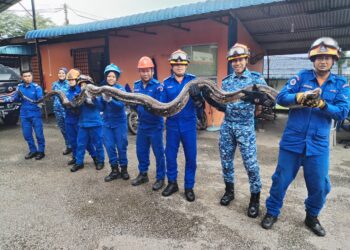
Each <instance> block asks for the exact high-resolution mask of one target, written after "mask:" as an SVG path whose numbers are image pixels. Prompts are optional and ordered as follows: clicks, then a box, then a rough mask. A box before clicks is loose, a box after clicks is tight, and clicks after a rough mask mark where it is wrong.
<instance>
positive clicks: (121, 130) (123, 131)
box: [103, 123, 128, 167]
mask: <svg viewBox="0 0 350 250" xmlns="http://www.w3.org/2000/svg"><path fill="white" fill-rule="evenodd" d="M127 133H128V131H127V125H126V123H123V124H120V126H118V127H116V128H109V127H105V126H103V142H104V145H105V147H106V151H107V154H108V158H109V163H110V164H111V165H112V166H116V165H118V164H119V165H120V166H121V167H126V166H127V165H128V157H127V154H126V152H127V147H128V135H127ZM116 149H117V150H116ZM117 151H118V154H117Z"/></svg>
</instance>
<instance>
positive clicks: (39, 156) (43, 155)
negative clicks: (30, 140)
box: [35, 152, 45, 160]
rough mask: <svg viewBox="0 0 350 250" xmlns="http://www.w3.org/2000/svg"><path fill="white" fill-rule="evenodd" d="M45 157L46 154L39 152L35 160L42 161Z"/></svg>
mask: <svg viewBox="0 0 350 250" xmlns="http://www.w3.org/2000/svg"><path fill="white" fill-rule="evenodd" d="M44 157H45V153H44V152H38V153H37V154H36V156H35V160H41V159H42V158H44Z"/></svg>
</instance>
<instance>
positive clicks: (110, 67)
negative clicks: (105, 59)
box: [104, 63, 122, 76]
mask: <svg viewBox="0 0 350 250" xmlns="http://www.w3.org/2000/svg"><path fill="white" fill-rule="evenodd" d="M111 71H113V72H116V73H117V74H118V76H119V75H120V74H121V73H122V71H121V70H120V69H119V67H118V66H117V65H115V64H113V63H111V64H110V65H107V66H106V68H105V71H104V74H105V75H107V74H108V72H111Z"/></svg>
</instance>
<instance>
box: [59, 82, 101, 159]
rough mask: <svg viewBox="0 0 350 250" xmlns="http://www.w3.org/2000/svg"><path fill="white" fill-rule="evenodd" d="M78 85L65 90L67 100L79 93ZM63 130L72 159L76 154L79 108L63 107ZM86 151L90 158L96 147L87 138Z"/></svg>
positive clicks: (94, 155) (93, 156) (93, 154)
mask: <svg viewBox="0 0 350 250" xmlns="http://www.w3.org/2000/svg"><path fill="white" fill-rule="evenodd" d="M80 91H81V90H80V87H79V86H75V87H69V88H68V90H66V92H65V94H66V96H67V98H68V100H69V101H72V100H73V98H74V97H75V96H76V95H78V94H79V93H80ZM65 111H66V114H65V130H66V136H67V140H68V143H69V145H70V146H71V149H72V156H73V159H76V154H77V138H78V129H79V127H78V122H79V110H77V111H73V110H72V109H70V108H66V109H65ZM86 149H87V151H88V152H89V154H90V155H91V157H92V158H95V157H96V149H95V146H94V144H93V143H92V141H91V140H89V142H88V144H87V148H86Z"/></svg>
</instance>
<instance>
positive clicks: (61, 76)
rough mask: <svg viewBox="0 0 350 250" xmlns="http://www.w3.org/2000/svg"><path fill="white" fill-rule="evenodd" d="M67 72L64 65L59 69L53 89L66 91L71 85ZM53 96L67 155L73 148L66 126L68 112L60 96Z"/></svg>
mask: <svg viewBox="0 0 350 250" xmlns="http://www.w3.org/2000/svg"><path fill="white" fill-rule="evenodd" d="M67 72H68V70H67V68H64V67H62V68H60V69H59V70H58V80H57V81H55V82H54V83H52V90H60V91H62V92H66V91H67V90H68V88H69V85H68V81H67V79H66V74H67ZM53 98H54V101H53V113H54V114H55V117H56V122H57V126H58V127H59V128H60V130H61V133H62V135H63V138H64V141H65V144H66V149H65V150H64V151H63V155H67V154H70V153H71V152H72V149H71V146H70V145H69V143H68V139H67V135H66V126H65V118H66V112H65V109H64V107H63V106H62V104H61V101H60V99H59V98H58V96H54V97H53Z"/></svg>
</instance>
